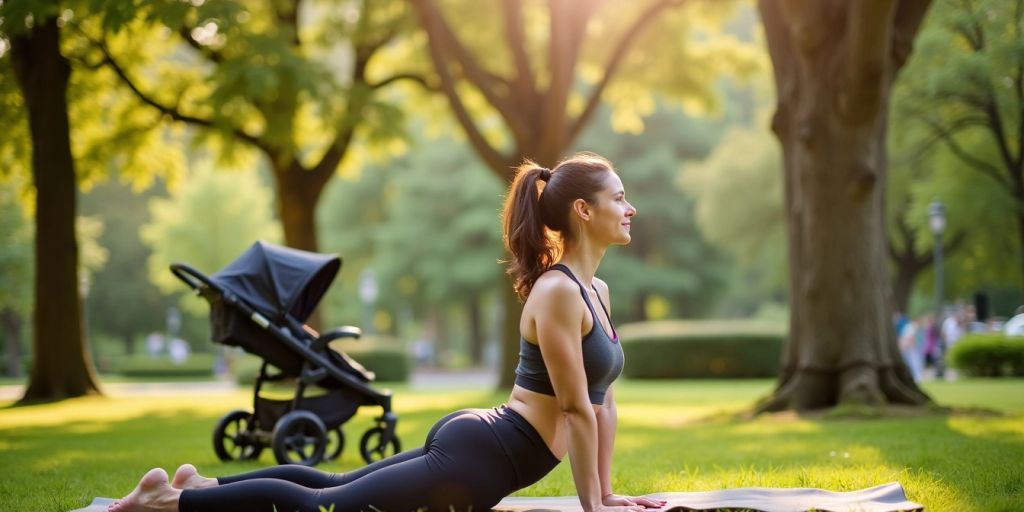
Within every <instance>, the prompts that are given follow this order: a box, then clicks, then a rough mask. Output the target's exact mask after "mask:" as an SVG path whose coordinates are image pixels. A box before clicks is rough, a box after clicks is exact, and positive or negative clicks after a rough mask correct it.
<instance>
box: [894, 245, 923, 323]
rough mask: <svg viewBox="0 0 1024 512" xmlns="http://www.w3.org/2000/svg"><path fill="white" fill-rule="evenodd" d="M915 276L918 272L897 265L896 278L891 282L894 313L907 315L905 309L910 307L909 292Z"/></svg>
mask: <svg viewBox="0 0 1024 512" xmlns="http://www.w3.org/2000/svg"><path fill="white" fill-rule="evenodd" d="M917 274H918V270H916V269H913V268H908V267H907V266H906V265H900V264H899V262H898V263H897V266H896V278H895V279H894V280H893V287H892V302H893V307H894V308H895V310H896V311H902V312H903V313H904V314H906V313H907V308H908V307H909V306H910V290H911V289H912V288H913V286H914V280H915V279H917ZM896 334H899V333H896Z"/></svg>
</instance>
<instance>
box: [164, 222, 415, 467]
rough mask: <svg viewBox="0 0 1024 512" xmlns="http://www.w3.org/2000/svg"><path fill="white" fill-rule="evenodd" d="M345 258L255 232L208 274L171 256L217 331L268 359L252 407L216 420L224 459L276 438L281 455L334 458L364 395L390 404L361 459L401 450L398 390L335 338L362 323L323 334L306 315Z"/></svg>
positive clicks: (251, 453)
mask: <svg viewBox="0 0 1024 512" xmlns="http://www.w3.org/2000/svg"><path fill="white" fill-rule="evenodd" d="M340 268H341V258H340V257H338V256H335V255H326V254H317V253H312V252H306V251H299V250H296V249H290V248H286V247H281V246H278V245H274V244H269V243H266V242H256V243H255V244H254V245H253V246H252V247H250V248H249V250H247V251H246V252H245V253H244V254H242V256H240V257H239V258H238V259H236V260H235V261H234V262H232V263H230V264H229V265H228V266H226V267H224V268H223V269H221V270H220V271H219V272H217V273H215V274H213V275H212V276H209V277H207V276H205V275H203V274H202V273H200V272H199V271H197V270H195V269H193V268H191V267H189V266H188V265H185V264H182V263H175V264H173V265H171V272H173V273H174V275H175V276H177V277H178V278H179V279H181V280H182V281H184V282H185V283H186V284H188V285H189V286H190V287H191V288H192V289H193V290H195V291H196V293H197V294H198V295H201V296H202V297H203V298H205V299H206V300H207V301H208V302H209V303H210V331H211V336H212V339H213V341H214V342H215V343H223V344H225V345H232V346H238V347H241V348H242V349H244V350H245V351H246V352H249V353H251V354H254V355H257V356H259V357H260V358H261V359H263V364H262V365H261V367H260V373H259V376H258V377H257V378H256V384H255V389H254V390H253V410H252V411H247V410H235V411H231V412H229V413H228V414H227V415H225V416H224V417H223V418H221V419H220V421H219V422H217V426H216V427H214V430H213V449H214V451H215V452H216V453H217V456H218V457H220V459H221V460H223V461H230V460H255V459H256V458H258V457H259V455H260V453H261V452H262V451H263V449H264V448H266V447H268V446H269V447H271V448H272V449H273V452H274V456H275V458H276V459H277V462H278V463H279V464H303V465H307V466H314V465H316V464H318V463H319V462H321V461H323V460H325V459H326V460H330V459H333V458H336V457H338V456H339V455H340V454H341V452H342V449H343V448H344V445H345V436H344V434H343V433H342V429H341V425H342V424H343V423H344V422H345V421H347V420H348V419H349V418H351V417H352V416H353V415H355V413H356V410H357V409H358V408H359V407H360V406H363V405H377V406H380V407H381V408H382V409H383V413H382V414H381V416H380V417H379V418H377V419H376V423H377V424H376V426H374V427H371V428H370V429H369V430H367V431H366V433H365V434H363V437H362V439H361V440H360V442H359V449H360V452H361V453H362V456H363V459H364V460H365V461H366V462H367V463H370V462H372V461H374V460H380V459H382V458H384V457H387V456H389V455H392V454H395V453H398V452H399V451H401V444H400V442H399V440H398V436H397V435H395V423H396V422H397V421H398V417H397V416H396V415H395V414H394V413H393V412H391V391H390V390H384V391H377V390H375V389H374V388H372V387H370V386H369V385H368V383H369V382H371V381H373V379H374V375H373V373H372V372H369V371H367V370H366V369H365V368H363V367H362V366H361V365H360V364H359V363H357V362H356V361H354V360H352V359H351V358H350V357H348V356H347V355H345V354H344V353H342V352H340V351H336V350H334V349H332V348H331V347H329V346H328V344H329V343H330V342H331V341H333V340H336V339H340V338H359V336H360V335H361V334H362V333H361V331H360V330H359V328H357V327H349V326H346V327H340V328H337V329H334V330H331V331H329V332H326V333H324V334H317V333H315V332H314V331H313V330H312V329H310V328H309V327H308V326H306V325H304V324H303V322H304V321H305V320H306V319H307V318H308V317H309V315H310V314H311V313H312V312H313V309H314V308H315V307H316V305H317V304H318V303H319V302H320V299H321V298H322V297H323V295H324V293H325V292H326V291H327V288H328V287H329V286H330V284H331V282H332V281H333V280H334V277H335V275H337V273H338V270H339V269H340ZM271 367H273V370H272V368H271ZM291 380H294V381H295V382H296V390H295V394H294V397H289V398H286V399H281V398H280V397H278V398H271V397H268V396H264V395H266V393H264V394H261V388H262V387H263V384H264V383H266V382H273V381H291ZM313 390H315V391H317V392H319V393H320V394H313V393H309V391H313Z"/></svg>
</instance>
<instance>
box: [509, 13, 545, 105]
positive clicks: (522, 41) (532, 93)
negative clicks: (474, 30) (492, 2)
mask: <svg viewBox="0 0 1024 512" xmlns="http://www.w3.org/2000/svg"><path fill="white" fill-rule="evenodd" d="M501 9H502V12H504V13H505V42H506V44H508V49H509V51H510V52H512V61H513V62H514V63H515V68H516V76H515V78H514V79H513V80H512V84H513V88H512V90H513V91H514V94H515V96H516V100H517V101H516V103H519V104H522V105H526V104H529V103H532V102H534V101H536V100H537V87H536V78H535V77H534V76H533V70H532V69H531V68H530V59H529V57H528V56H527V54H526V34H525V31H524V29H523V11H522V9H523V6H522V2H521V1H520V0H502V2H501Z"/></svg>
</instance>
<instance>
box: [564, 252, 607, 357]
mask: <svg viewBox="0 0 1024 512" xmlns="http://www.w3.org/2000/svg"><path fill="white" fill-rule="evenodd" d="M550 270H559V271H561V272H562V273H564V274H565V275H567V276H569V279H572V280H573V282H575V283H576V286H579V287H580V296H582V297H583V302H586V303H587V307H588V308H590V315H591V318H593V319H594V322H597V323H598V325H600V320H598V318H597V310H596V309H594V303H593V302H590V294H589V293H587V289H586V288H584V287H583V283H581V282H580V280H579V279H576V276H575V275H573V273H572V271H571V270H569V267H567V266H565V265H563V264H561V263H555V264H554V265H552V266H551V268H550ZM594 292H595V293H597V301H598V302H600V303H601V309H602V310H603V311H604V315H605V318H607V319H608V325H609V326H611V328H612V339H614V340H617V339H619V335H618V333H616V332H615V325H614V324H612V316H611V314H609V313H608V308H607V307H605V305H604V301H603V300H601V294H600V293H598V292H597V288H594ZM601 330H604V327H601Z"/></svg>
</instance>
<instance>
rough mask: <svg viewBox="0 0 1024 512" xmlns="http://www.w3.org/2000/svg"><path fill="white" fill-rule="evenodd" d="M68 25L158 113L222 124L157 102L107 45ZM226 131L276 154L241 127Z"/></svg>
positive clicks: (199, 122) (192, 121) (204, 123)
mask: <svg viewBox="0 0 1024 512" xmlns="http://www.w3.org/2000/svg"><path fill="white" fill-rule="evenodd" d="M70 25H71V26H72V27H75V29H76V30H77V31H78V32H79V33H80V34H82V36H83V37H85V38H86V39H87V40H88V41H89V42H90V43H92V44H93V46H95V47H96V48H98V49H99V50H100V52H102V53H103V61H102V62H103V63H105V64H106V65H107V66H108V67H110V69H111V71H113V72H114V74H115V75H117V77H118V78H119V79H120V80H121V81H122V82H124V84H125V85H126V86H128V89H129V90H131V91H132V93H133V94H135V96H136V97H137V98H138V99H139V100H140V101H142V102H143V103H145V104H147V105H149V106H150V107H153V108H154V109H156V110H157V111H159V112H160V113H162V114H164V115H166V116H168V117H170V118H171V119H174V120H175V121H181V122H183V123H188V124H193V125H196V126H202V127H205V128H218V127H220V126H222V125H223V123H218V122H216V121H214V120H211V119H205V118H201V117H196V116H192V115H189V114H185V113H183V112H182V111H181V109H180V107H179V106H177V105H171V106H169V105H164V104H162V103H160V102H158V101H157V100H155V99H153V97H152V96H151V95H149V94H146V93H145V92H143V91H142V90H141V89H139V87H138V86H137V85H136V84H135V82H133V81H132V80H131V78H129V77H128V74H127V73H126V72H125V70H124V68H123V67H121V65H120V64H118V62H117V60H116V59H114V56H113V55H111V53H110V50H109V49H108V48H107V45H106V44H105V43H104V42H103V41H100V40H96V39H93V38H92V37H90V36H89V35H88V34H86V33H85V31H83V30H82V29H81V28H80V27H78V26H77V25H75V24H70ZM228 131H229V132H230V133H231V134H232V135H233V136H234V137H235V138H237V139H239V140H241V141H242V142H246V143H248V144H250V145H252V146H254V147H256V148H258V149H260V150H262V151H264V152H265V153H267V154H268V155H271V156H273V155H275V154H276V151H275V150H274V149H273V148H272V147H271V146H270V145H269V144H267V143H266V142H264V141H263V140H261V139H260V138H259V137H256V136H255V135H252V134H250V133H248V132H246V131H244V130H242V129H241V128H238V127H228Z"/></svg>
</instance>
